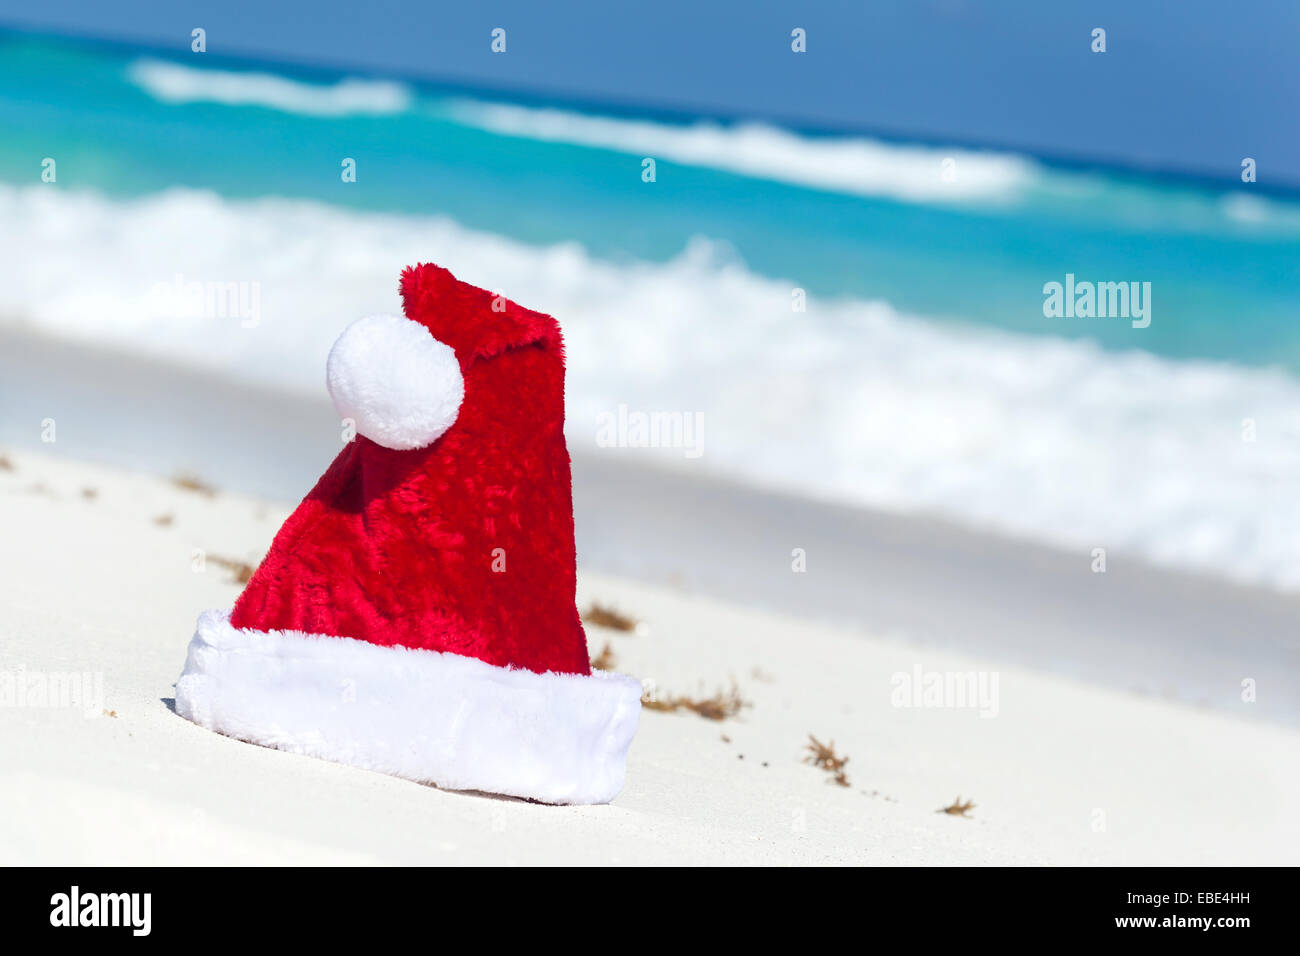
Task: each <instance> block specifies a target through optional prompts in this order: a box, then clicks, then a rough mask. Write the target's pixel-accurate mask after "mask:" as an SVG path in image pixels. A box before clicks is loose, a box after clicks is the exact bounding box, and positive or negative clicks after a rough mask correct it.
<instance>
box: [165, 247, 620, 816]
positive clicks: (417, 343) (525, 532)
mask: <svg viewBox="0 0 1300 956" xmlns="http://www.w3.org/2000/svg"><path fill="white" fill-rule="evenodd" d="M401 292H402V300H403V306H404V309H405V312H406V318H402V317H391V316H377V317H371V318H366V319H361V320H360V321H358V322H356V323H354V324H353V325H351V326H349V327H348V328H347V329H346V330H345V331H344V332H343V334H342V335H341V336H339V339H338V341H337V342H336V343H335V345H334V348H333V349H332V351H331V352H330V355H329V360H328V362H327V384H328V387H329V391H330V394H331V396H332V397H333V399H334V403H335V405H336V406H337V408H338V410H339V413H340V415H341V416H343V419H344V422H345V423H348V422H349V421H350V422H352V423H354V424H355V428H356V431H357V433H358V434H357V437H356V438H355V439H354V440H353V441H351V442H349V443H348V444H347V445H346V446H345V447H344V449H343V451H342V452H341V453H340V454H339V456H338V457H337V458H336V459H334V463H333V464H331V465H330V467H329V470H327V471H326V472H325V474H324V476H322V477H321V479H320V480H319V481H318V482H317V484H316V487H315V488H313V489H312V491H311V493H310V494H308V495H307V497H306V498H305V499H304V500H303V502H302V504H301V505H299V506H298V508H297V510H296V511H294V513H293V514H292V515H290V516H289V519H288V520H287V521H286V522H285V523H284V527H283V528H281V529H280V533H279V534H278V535H276V537H275V541H274V542H273V543H272V545H271V550H270V553H268V554H267V556H266V558H265V560H264V561H263V562H262V564H261V566H260V567H259V568H258V569H257V572H256V573H255V574H254V575H253V577H252V579H251V580H250V581H249V582H248V586H247V587H246V588H245V589H244V593H243V594H242V595H240V597H239V599H238V601H236V603H235V606H234V610H233V612H226V611H219V610H218V611H208V612H207V613H205V614H204V615H202V616H201V617H200V618H199V622H198V629H197V632H196V633H195V635H194V639H193V640H192V641H191V642H190V648H189V656H188V658H187V660H186V662H185V671H184V673H183V674H182V675H181V678H180V680H179V681H178V682H177V685H176V711H177V713H179V714H180V715H181V716H183V717H186V718H188V719H190V720H192V721H194V722H195V723H197V724H199V725H201V726H203V727H206V728H208V729H210V730H215V731H217V732H219V733H223V734H227V735H229V736H231V737H237V738H239V739H241V740H247V741H251V742H253V743H258V744H263V745H265V746H268V747H276V748H279V749H281V750H289V751H293V752H295V753H302V754H310V755H312V756H316V757H322V758H325V759H327V760H334V761H337V762H339V763H346V764H351V765H353V766H357V767H364V768H367V769H371V770H379V771H383V772H385V773H390V774H394V775H396V776H399V777H406V778H408V779H411V780H417V781H421V782H429V783H434V784H437V785H438V786H440V787H443V788H447V789H457V790H485V791H490V792H493V793H503V794H512V795H515V796H521V797H531V798H534V799H537V800H541V801H545V802H548V803H604V802H608V801H609V800H611V799H612V798H613V797H614V796H615V794H617V793H618V791H619V790H620V789H621V787H622V785H623V774H624V765H625V761H626V756H627V750H628V747H629V745H630V744H631V740H632V736H633V734H634V733H635V732H636V725H637V720H638V718H639V716H640V707H641V704H640V698H641V687H640V685H639V684H638V683H637V681H635V680H633V679H632V678H629V677H623V676H620V675H617V674H607V673H602V672H600V671H595V672H593V671H592V669H591V665H590V663H589V660H588V656H587V643H586V637H585V635H584V634H583V630H582V623H581V621H580V620H579V617H578V611H577V607H576V606H575V604H574V585H575V560H574V543H573V504H572V489H571V484H570V477H569V454H568V450H567V448H566V447H565V444H564V430H563V429H564V347H563V343H562V342H561V339H560V329H559V326H558V325H557V324H556V322H555V320H554V319H553V318H551V317H550V316H548V315H542V314H540V313H538V312H533V311H531V310H529V309H525V308H522V307H521V306H518V305H516V304H515V303H513V302H510V301H508V300H506V299H504V298H502V297H500V296H494V295H493V294H492V293H490V292H487V291H485V290H483V289H478V288H475V287H474V286H471V285H467V284H466V283H464V282H460V281H458V280H457V279H456V278H455V277H454V276H452V274H451V273H450V272H448V271H447V270H446V269H440V268H438V267H437V266H434V265H421V266H417V267H416V268H414V269H407V270H406V271H405V272H403V274H402V282H401Z"/></svg>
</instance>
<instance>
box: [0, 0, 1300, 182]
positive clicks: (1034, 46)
mask: <svg viewBox="0 0 1300 956" xmlns="http://www.w3.org/2000/svg"><path fill="white" fill-rule="evenodd" d="M0 23H3V24H6V25H10V26H19V27H25V28H32V29H41V30H47V31H51V32H71V33H77V34H81V35H87V36H95V37H103V38H110V39H117V40H128V41H137V42H142V43H146V44H150V45H156V46H164V47H167V46H170V47H175V48H176V49H177V50H178V51H188V48H189V34H190V30H191V29H192V28H193V27H195V26H202V27H204V28H205V29H206V30H207V33H208V45H209V51H210V52H212V53H224V54H230V55H234V56H243V57H248V56H253V57H259V58H268V59H274V60H284V61H290V62H297V63H305V64H313V65H322V66H331V67H344V68H350V69H356V70H364V71H367V72H379V73H398V74H403V75H417V76H422V77H427V78H430V79H443V80H452V81H457V82H462V83H469V84H487V85H490V86H493V87H508V88H515V89H522V90H528V91H532V92H537V93H542V94H551V95H559V96H570V97H578V98H582V99H595V100H615V101H619V102H625V103H634V104H635V103H648V104H654V105H656V106H661V107H669V108H677V109H683V110H699V111H707V112H714V113H723V114H728V115H735V114H740V115H762V116H777V117H782V118H786V119H791V120H797V121H798V122H800V123H802V124H804V125H809V126H830V127H850V128H855V129H867V130H875V131H880V132H884V133H892V134H896V135H901V136H912V137H918V138H922V139H940V140H942V139H952V140H956V141H961V142H972V143H986V144H990V145H998V146H1007V147H1016V148H1023V149H1027V150H1030V151H1033V152H1036V153H1040V154H1046V155H1056V156H1064V157H1075V158H1080V159H1084V160H1099V161H1110V162H1119V163H1123V164H1134V165H1150V166H1156V167H1161V168H1167V169H1176V170H1181V171H1186V172H1190V173H1195V174H1199V175H1206V176H1212V177H1219V176H1223V177H1224V178H1225V179H1226V180H1229V181H1231V180H1235V179H1236V177H1237V175H1238V171H1239V167H1240V162H1241V159H1242V157H1244V156H1252V157H1254V158H1255V159H1256V160H1257V162H1258V164H1259V177H1260V185H1261V186H1264V187H1268V186H1270V185H1272V186H1282V185H1289V186H1300V121H1297V119H1296V115H1295V110H1296V107H1297V103H1300V56H1297V55H1296V52H1295V51H1296V50H1297V48H1298V47H1300V4H1297V3H1296V2H1294V0H1246V2H1232V3H1227V2H1222V0H1178V2H1172V0H1170V2H1160V0H1146V2H1138V0H1127V2H1113V0H1091V2H1082V0H1002V2H996V0H982V2H981V0H871V2H864V0H857V2H826V0H810V2H799V3H795V2H786V3H776V2H768V0H749V2H743V3H742V2H725V3H721V2H707V0H705V2H701V0H654V2H651V3H640V4H633V3H597V2H585V3H574V2H557V0H550V2H545V3H542V2H537V0H530V2H484V3H475V4H466V3H463V2H457V3H444V2H424V3H413V2H409V0H408V2H404V3H399V2H395V0H357V2H347V3H343V2H337V0H333V2H331V0H313V2H308V0H260V2H245V0H229V2H223V3H210V4H209V3H184V2H177V0H113V2H112V3H105V2H103V0H61V2H60V0H49V2H46V3H43V4H33V3H30V2H23V3H21V4H20V3H17V2H15V0H0ZM498 26H499V27H504V28H505V29H506V31H507V38H508V50H507V53H506V54H505V55H495V54H493V53H491V52H490V50H489V39H490V37H489V34H490V31H491V29H492V28H493V27H498ZM796 26H798V27H803V28H804V29H805V30H806V31H807V35H808V52H807V53H805V54H801V55H796V54H794V53H792V52H791V51H790V31H791V29H792V28H793V27H796ZM1094 27H1102V28H1104V29H1105V30H1106V31H1107V47H1108V49H1107V52H1106V53H1104V54H1094V53H1092V52H1091V50H1090V49H1089V47H1090V42H1091V39H1090V34H1091V31H1092V29H1093V28H1094Z"/></svg>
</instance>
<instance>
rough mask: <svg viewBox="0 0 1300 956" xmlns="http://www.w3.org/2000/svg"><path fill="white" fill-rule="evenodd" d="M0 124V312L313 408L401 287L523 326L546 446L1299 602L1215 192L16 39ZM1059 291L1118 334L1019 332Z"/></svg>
mask: <svg viewBox="0 0 1300 956" xmlns="http://www.w3.org/2000/svg"><path fill="white" fill-rule="evenodd" d="M0 128H3V129H4V130H5V136H4V137H3V140H0V221H3V223H4V228H3V230H0V322H6V323H13V324H22V325H25V326H28V327H32V328H36V329H38V330H39V331H41V332H42V333H44V334H48V335H50V336H55V337H59V338H63V339H69V340H74V341H78V342H84V343H89V344H93V345H102V346H108V347H112V348H116V349H125V350H128V351H131V352H136V353H140V354H143V355H148V356H152V357H158V358H163V359H166V360H169V361H174V362H177V363H185V364H191V365H196V366H201V367H203V368H204V369H206V370H209V371H216V372H219V373H221V374H223V375H226V376H228V377H230V378H231V379H232V380H236V381H247V382H252V383H257V384H259V385H271V386H274V387H276V388H280V389H284V390H289V391H294V392H299V393H308V394H313V395H319V394H322V393H323V368H324V358H325V355H326V353H327V351H328V348H329V345H330V344H331V342H332V341H333V339H334V337H335V336H336V335H337V334H338V332H339V330H340V329H341V328H342V327H343V326H344V325H345V324H346V323H347V322H349V321H351V320H352V319H354V318H356V317H358V316H360V315H363V314H366V313H371V312H379V311H396V310H397V309H398V308H399V303H398V298H397V276H398V273H399V271H400V269H401V267H402V266H404V265H407V264H410V263H414V262H417V261H433V262H437V263H439V264H441V265H445V266H447V267H448V268H450V269H452V271H453V272H455V273H456V274H457V275H458V276H459V277H461V278H463V279H466V280H467V281H470V282H474V283H475V284H478V285H481V286H484V287H486V288H489V289H494V290H500V291H501V292H503V293H504V294H505V295H507V296H509V297H511V298H514V299H517V300H518V301H520V302H521V303H523V304H525V305H527V306H529V307H532V308H536V309H540V310H542V311H546V312H550V313H552V314H554V315H555V316H557V317H558V318H559V320H560V322H561V325H562V327H563V329H564V333H565V337H566V341H567V348H568V356H569V379H568V403H569V412H568V416H569V421H568V430H569V440H570V443H571V445H572V446H573V447H574V448H575V451H576V450H578V449H591V450H595V449H596V448H598V445H599V442H598V435H599V433H600V422H601V421H602V420H607V419H608V417H609V416H610V415H612V414H626V412H627V410H629V409H630V410H632V412H633V413H635V412H638V411H639V412H645V413H650V414H653V413H659V414H661V415H669V416H671V415H674V414H681V415H683V416H699V419H698V420H700V421H701V422H702V423H703V426H702V430H701V434H700V436H699V438H700V445H699V448H698V451H699V452H700V453H699V454H688V453H684V450H683V449H680V448H672V447H668V448H647V449H620V452H621V453H623V454H626V455H627V456H629V457H632V456H638V455H639V456H643V457H645V458H646V460H647V461H649V462H653V463H654V464H656V465H658V466H662V467H672V468H677V469H684V470H687V471H692V470H693V471H697V472H699V473H707V474H710V475H716V476H724V477H728V478H733V479H738V480H741V481H744V482H746V483H749V484H753V485H756V486H759V487H767V488H774V489H779V490H782V491H785V492H792V493H794V494H798V495H801V496H805V497H808V498H812V499H820V500H827V501H834V502H839V503H845V504H850V505H857V506H865V507H870V508H875V509H881V510H885V511H891V512H897V513H919V514H934V515H939V516H942V517H945V518H948V519H951V520H955V521H958V522H961V523H963V524H967V525H970V526H973V527H976V528H985V529H991V530H995V531H998V532H1000V533H1003V534H1009V535H1013V536H1017V537H1022V538H1027V539H1030V540H1034V541H1038V542H1043V543H1047V544H1051V545H1054V546H1057V547H1061V548H1066V549H1070V550H1077V551H1079V552H1080V553H1081V554H1083V555H1088V554H1090V553H1091V551H1092V549H1095V548H1108V549H1119V550H1124V551H1130V552H1135V553H1138V554H1140V555H1142V556H1143V557H1145V558H1146V559H1148V560H1150V561H1152V562H1155V563H1157V564H1162V565H1167V566H1172V567H1178V568H1184V569H1190V570H1195V571H1200V572H1205V573H1210V574H1214V575H1218V576H1221V577H1227V578H1230V579H1233V580H1238V581H1243V582H1250V583H1257V584H1266V585H1270V586H1273V587H1277V588H1282V589H1287V590H1294V589H1300V509H1297V508H1296V507H1295V506H1294V504H1293V503H1292V501H1291V496H1292V495H1293V494H1295V493H1296V487H1297V481H1298V480H1300V325H1298V324H1297V323H1296V321H1295V318H1296V311H1297V310H1296V304H1297V295H1296V288H1297V282H1298V281H1300V255H1298V253H1300V198H1298V197H1296V196H1294V195H1288V194H1286V193H1283V192H1276V191H1269V190H1267V189H1266V188H1264V187H1263V186H1262V185H1260V184H1254V183H1250V184H1247V183H1243V182H1241V180H1240V176H1239V171H1238V170H1234V169H1229V170H1225V171H1224V176H1223V181H1222V182H1219V183H1215V182H1207V181H1202V180H1192V179H1180V178H1172V177H1169V176H1160V175H1156V174H1154V173H1143V172H1141V171H1137V170H1132V169H1106V168H1092V167H1083V166H1079V165H1071V164H1068V163H1061V162H1058V161H1047V160H1045V159H1042V158H1036V157H1032V156H1026V155H1020V154H1016V153H1011V152H998V151H995V150H989V149H974V148H971V147H969V146H954V145H951V144H945V143H930V144H919V143H900V142H895V141H889V140H885V139H881V138H876V137H871V136H867V135H863V134H858V133H831V132H826V131H811V130H796V129H789V128H781V127H779V126H776V125H774V124H772V123H770V122H760V121H745V122H735V121H723V120H718V119H705V118H692V117H684V116H677V115H669V114H665V113H664V112H662V111H659V110H652V109H646V110H644V111H641V112H638V111H637V110H636V109H635V108H633V107H628V106H624V107H621V108H619V109H617V110H615V109H612V108H610V109H602V108H599V107H594V106H591V105H590V104H575V103H564V102H545V101H539V100H536V99H520V98H515V99H511V98H510V97H507V96H504V95H503V94H501V93H500V92H493V91H475V90H466V89H463V88H452V87H440V86H434V85H427V84H420V83H416V82H413V81H410V80H392V79H376V78H367V77H352V76H345V75H337V76H336V75H330V74H327V73H324V72H322V71H306V70H302V69H293V68H289V67H285V66H282V65H276V64H269V63H263V64H254V63H248V62H240V63H235V62H232V61H220V60H216V59H208V58H207V57H206V56H205V55H190V54H183V53H177V54H164V53H160V52H159V51H153V50H143V49H140V50H136V49H130V48H127V47H120V46H97V45H92V44H87V43H83V42H75V43H74V42H70V41H63V40H59V39H55V38H51V37H48V36H41V37H38V36H31V35H23V34H16V33H0ZM647 159H652V160H654V165H653V171H654V175H653V180H652V181H647V180H648V179H649V178H650V177H649V176H648V173H647V164H646V162H645V161H646V160H647ZM348 170H355V181H345V179H346V178H347V177H345V175H344V173H345V172H346V171H348ZM43 176H44V178H43ZM46 180H52V181H46ZM1067 281H1069V282H1071V283H1074V282H1080V283H1097V284H1104V283H1131V282H1132V283H1138V285H1139V287H1142V288H1148V289H1149V290H1150V292H1149V296H1148V297H1146V299H1145V303H1144V307H1145V308H1146V310H1147V315H1146V316H1145V318H1144V321H1145V320H1146V319H1149V324H1146V325H1145V326H1144V327H1143V326H1142V323H1141V322H1139V321H1137V319H1136V318H1132V319H1131V318H1130V317H1126V316H1111V317H1098V316H1080V315H1077V314H1075V315H1071V316H1069V317H1065V316H1059V317H1058V316H1054V315H1053V316H1049V315H1046V314H1045V311H1044V301H1045V292H1044V288H1045V286H1046V285H1047V284H1049V283H1053V282H1059V283H1063V284H1064V283H1066V282H1067ZM1147 283H1149V286H1147V285H1145V284H1147ZM196 288H197V289H198V290H199V293H198V295H197V297H195V296H191V295H190V294H189V291H190V290H194V289H196ZM214 290H215V291H217V292H220V293H222V294H224V293H225V292H226V291H230V292H231V295H232V296H233V298H232V299H231V300H230V301H233V302H234V303H236V305H235V306H233V307H229V308H215V309H214V307H213V306H212V302H213V301H214V299H213V298H212V293H213V292H214ZM105 414H106V415H107V414H111V410H106V412H105ZM691 420H695V419H691ZM687 451H690V449H688V450H687ZM632 504H634V503H632Z"/></svg>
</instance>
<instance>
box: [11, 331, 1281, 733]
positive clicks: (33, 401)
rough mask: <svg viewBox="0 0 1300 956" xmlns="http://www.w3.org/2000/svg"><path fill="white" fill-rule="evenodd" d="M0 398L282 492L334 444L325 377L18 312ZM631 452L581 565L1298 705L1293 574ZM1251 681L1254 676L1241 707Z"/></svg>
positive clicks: (622, 458) (28, 426)
mask: <svg viewBox="0 0 1300 956" xmlns="http://www.w3.org/2000/svg"><path fill="white" fill-rule="evenodd" d="M322 391H323V390H322ZM160 396H163V397H165V400H160ZM0 404H2V405H3V406H4V407H5V408H6V410H7V414H6V416H5V418H4V419H3V421H0V449H2V448H5V447H9V448H13V449H14V450H15V451H28V450H39V451H42V452H53V453H57V454H59V455H61V456H67V457H69V458H71V459H75V460H85V461H99V462H103V463H105V464H109V465H113V466H116V467H125V468H129V469H131V470H140V471H144V472H148V473H152V474H155V475H159V476H164V477H168V476H174V475H176V474H178V473H189V474H194V475H197V476H198V477H199V478H200V479H202V481H204V482H206V483H209V484H211V485H213V486H215V487H217V488H219V489H222V490H226V491H231V492H235V493H240V494H251V495H254V496H257V497H260V498H263V499H268V500H277V501H280V502H283V503H284V504H286V505H288V504H292V503H295V502H296V501H297V500H299V499H300V498H301V497H302V496H303V495H304V494H306V492H307V491H308V490H309V489H310V488H311V486H312V485H313V484H314V482H315V481H316V479H317V478H318V477H319V475H320V474H321V472H322V471H323V470H324V468H325V466H326V465H327V464H328V462H329V461H330V460H331V459H332V458H333V456H334V455H335V454H336V453H337V451H338V447H339V445H338V441H339V439H338V434H337V424H336V422H335V416H334V412H333V409H332V407H331V405H330V403H329V400H328V398H326V397H325V396H324V395H322V397H321V398H320V399H309V398H306V397H303V396H299V395H296V394H293V393H285V392H277V391H272V390H269V389H266V388H264V387H261V386H256V385H249V384H243V383H233V382H230V381H229V380H226V379H223V378H221V377H219V376H217V375H215V374H213V373H210V372H204V371H197V370H194V369H189V368H184V367H181V366H175V365H171V364H168V363H165V362H162V361H156V360H151V359H147V358H141V357H138V356H131V355H126V354H122V353H115V352H109V351H103V350H100V349H97V348H93V347H88V346H82V345H77V344H71V343H66V342H62V341H57V340H54V339H50V338H47V337H45V336H42V335H40V334H37V333H34V332H30V331H26V330H21V329H15V328H13V327H4V328H0ZM106 408H111V409H112V411H111V413H106V411H105V409H106ZM46 417H53V418H55V419H56V421H57V422H58V433H57V434H58V440H57V441H56V442H55V443H54V444H53V445H42V444H41V443H40V422H41V420H42V419H44V418H46ZM232 450H238V452H237V454H232ZM571 450H573V449H572V448H571ZM629 457H630V456H627V455H626V454H625V453H624V454H623V455H619V454H618V453H615V454H603V455H599V454H593V453H591V452H584V451H583V450H582V449H577V453H575V454H574V455H573V480H574V504H575V525H576V533H577V541H578V555H579V562H580V564H581V565H582V566H583V567H585V568H590V569H591V570H594V571H598V572H601V573H607V574H614V575H619V576H622V577H631V578H637V579H640V580H644V581H647V582H650V583H654V584H659V585H669V586H672V587H674V588H677V589H681V590H685V591H687V592H691V593H698V594H701V595H708V596H711V597H715V598H719V599H722V600H727V601H733V602H737V603H740V604H744V605H749V606H754V607H759V608H763V609H766V610H770V611H774V612H778V613H784V614H790V615H794V616H796V617H798V618H800V619H802V620H810V621H822V622H825V623H827V624H831V625H834V626H836V627H839V628H842V629H846V630H850V631H855V632H859V633H871V634H874V635H877V636H882V637H884V638H886V639H889V640H893V641H896V642H898V643H901V644H904V645H909V646H913V647H917V648H936V649H942V650H952V651H957V652H962V653H969V654H975V655H978V656H980V657H982V658H986V659H989V660H993V661H998V662H1001V663H1005V664H1008V665H1015V666H1022V667H1027V668H1030V669H1034V670H1039V671H1042V672H1044V673H1054V674H1060V675H1063V676H1067V677H1071V678H1077V679H1081V680H1085V681H1090V682H1093V683H1097V684H1100V685H1103V686H1108V687H1113V688H1118V689H1120V690H1124V691H1129V692H1137V693H1139V694H1144V695H1147V696H1153V697H1160V698H1168V699H1175V700H1179V701H1183V702H1185V703H1190V704H1193V705H1197V706H1209V707H1212V708H1215V709H1220V710H1223V711H1225V712H1229V713H1234V714H1237V715H1240V716H1245V717H1247V718H1262V719H1265V720H1269V721H1272V722H1275V723H1282V724H1287V725H1291V726H1298V725H1300V640H1297V639H1296V638H1295V636H1294V622H1295V621H1296V620H1298V619H1300V594H1293V593H1284V592H1279V591H1275V590H1272V589H1268V588H1263V587H1252V586H1248V585H1241V584H1237V583H1233V582H1229V581H1226V580H1223V579H1218V578H1213V577H1209V576H1204V575H1196V574H1192V573H1188V572H1183V571H1175V570H1170V569H1165V568H1159V567H1155V566H1152V565H1150V564H1147V563H1146V562H1144V561H1142V560H1140V559H1137V558H1135V557H1134V556H1131V555H1127V554H1124V553H1123V552H1121V551H1117V550H1112V551H1111V552H1110V554H1109V555H1108V569H1107V572H1106V573H1105V574H1094V573H1092V571H1091V567H1090V565H1091V556H1090V555H1089V554H1071V553H1068V552H1064V551H1060V550H1056V549H1053V548H1049V547H1046V546H1042V545H1038V544H1034V543H1031V542H1026V541H1021V540H1017V539H1012V538H1007V537H1003V536H1000V535H997V534H993V533H988V532H983V531H977V530H971V529H969V528H966V527H962V526H958V525H955V524H952V523H949V522H947V521H945V520H942V519H937V518H930V517H925V516H917V515H897V514H890V513H886V512H878V511H869V510H867V509H860V508H851V507H846V506H841V505H836V504H829V503H826V502H821V501H816V500H812V499H804V498H798V497H796V496H793V495H789V494H785V493H782V492H777V491H768V490H763V489H758V488H754V487H750V486H747V485H741V484H736V483H733V482H730V481H728V480H726V479H723V478H716V477H699V476H694V475H688V474H684V473H680V472H676V471H673V470H669V469H664V468H661V467H655V466H653V465H650V464H646V463H643V462H639V461H635V460H628V459H629ZM794 548H803V549H804V551H805V553H806V559H807V569H808V570H807V572H806V573H800V574H796V573H793V572H792V570H791V552H792V550H793V549H794ZM1244 680H1254V681H1256V682H1257V684H1258V686H1259V693H1258V697H1257V699H1256V700H1255V701H1254V702H1253V703H1250V704H1249V705H1246V704H1245V703H1244V702H1243V701H1242V699H1241V696H1242V681H1244Z"/></svg>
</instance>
